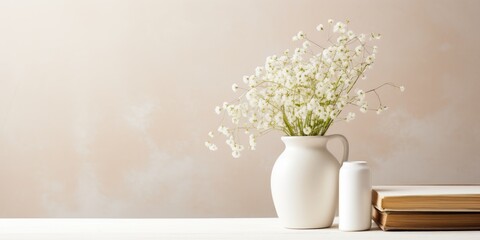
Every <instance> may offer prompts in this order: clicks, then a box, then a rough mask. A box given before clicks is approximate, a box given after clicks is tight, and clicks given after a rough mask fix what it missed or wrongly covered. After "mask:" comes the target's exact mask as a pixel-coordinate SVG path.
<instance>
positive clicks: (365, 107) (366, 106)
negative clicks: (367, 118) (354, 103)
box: [360, 103, 368, 113]
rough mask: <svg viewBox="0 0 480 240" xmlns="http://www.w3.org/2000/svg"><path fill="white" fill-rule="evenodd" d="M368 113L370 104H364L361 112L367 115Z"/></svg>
mask: <svg viewBox="0 0 480 240" xmlns="http://www.w3.org/2000/svg"><path fill="white" fill-rule="evenodd" d="M367 111H368V104H367V103H364V104H363V105H362V106H361V107H360V112H362V113H366V112H367Z"/></svg>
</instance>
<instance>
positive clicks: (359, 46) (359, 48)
mask: <svg viewBox="0 0 480 240" xmlns="http://www.w3.org/2000/svg"><path fill="white" fill-rule="evenodd" d="M362 52H363V46H362V45H358V46H357V47H355V53H356V54H357V55H360V54H361V53H362Z"/></svg>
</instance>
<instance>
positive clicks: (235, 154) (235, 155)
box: [232, 151, 240, 158]
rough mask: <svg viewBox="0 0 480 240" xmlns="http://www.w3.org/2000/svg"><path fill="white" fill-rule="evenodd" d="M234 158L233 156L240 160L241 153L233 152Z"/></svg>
mask: <svg viewBox="0 0 480 240" xmlns="http://www.w3.org/2000/svg"><path fill="white" fill-rule="evenodd" d="M232 156H233V157H234V158H239V157H240V152H239V151H233V152H232Z"/></svg>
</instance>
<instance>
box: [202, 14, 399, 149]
mask: <svg viewBox="0 0 480 240" xmlns="http://www.w3.org/2000/svg"><path fill="white" fill-rule="evenodd" d="M327 28H328V29H331V31H326V29H327ZM316 30H317V31H318V32H327V34H328V41H327V43H326V44H328V45H329V46H326V45H321V44H319V43H316V42H314V41H312V39H310V38H308V37H307V35H306V34H305V33H304V32H302V31H300V32H298V34H296V35H295V36H293V41H302V46H301V47H299V48H296V49H295V50H294V51H293V53H291V52H290V51H289V50H286V51H285V52H284V53H283V54H281V55H272V56H269V57H267V59H266V62H265V66H263V67H257V68H256V69H255V74H253V75H250V76H244V77H243V83H244V86H243V87H240V86H239V85H238V84H233V85H232V90H233V92H235V93H238V94H239V96H238V98H237V99H236V100H235V101H234V102H224V103H223V104H222V105H220V106H217V107H216V108H215V112H216V113H217V114H219V115H221V114H223V115H224V117H229V118H230V119H231V123H232V125H233V126H230V127H229V126H227V125H226V124H222V125H220V126H219V127H218V129H217V132H218V133H220V134H221V135H224V136H225V137H226V139H227V140H226V143H227V145H228V146H230V148H231V150H232V155H233V157H235V158H238V157H240V153H241V151H243V150H244V149H245V147H244V145H242V144H240V139H239V134H240V133H242V132H243V133H245V134H246V135H248V139H249V148H250V149H251V150H255V147H256V139H257V138H258V137H259V136H261V135H264V134H266V133H268V132H269V131H271V130H278V131H282V132H284V133H285V134H286V135H288V136H317V135H321V136H323V135H324V134H325V133H326V132H327V130H328V128H329V127H330V126H331V125H332V124H333V123H334V122H336V121H346V122H350V121H352V120H353V119H355V116H356V115H355V112H353V111H349V112H348V113H345V112H344V111H343V110H344V109H345V107H346V106H348V105H352V106H354V107H355V108H354V109H358V110H359V111H360V112H362V113H365V112H367V111H369V110H373V111H376V112H377V114H380V113H381V112H382V111H385V110H387V106H385V105H383V104H382V102H381V100H380V95H379V93H378V92H377V90H378V89H379V88H381V87H383V86H392V87H396V88H398V89H400V91H404V89H405V88H404V87H403V86H396V85H394V84H392V83H384V84H382V85H380V86H379V87H377V88H374V89H370V90H362V89H358V88H355V89H354V87H356V85H357V83H358V81H359V80H365V79H366V76H365V72H366V71H367V70H368V69H371V68H372V66H373V63H374V61H375V56H376V53H377V46H375V45H371V44H369V43H371V42H374V41H376V40H379V39H380V34H369V35H368V36H367V35H366V34H356V33H355V32H353V31H352V30H350V29H349V28H348V21H346V23H343V22H336V23H334V22H333V20H328V25H327V26H326V27H324V26H323V25H322V24H320V25H318V26H317V28H316ZM369 93H373V94H375V96H376V100H377V102H378V103H377V104H376V105H377V106H375V107H374V108H372V107H370V106H369V104H368V103H367V100H366V95H367V94H369ZM208 135H209V136H210V137H211V138H214V136H215V134H214V132H209V133H208ZM205 146H206V147H208V148H209V149H210V150H212V151H215V150H217V146H216V145H215V144H214V143H213V142H211V141H207V142H205Z"/></svg>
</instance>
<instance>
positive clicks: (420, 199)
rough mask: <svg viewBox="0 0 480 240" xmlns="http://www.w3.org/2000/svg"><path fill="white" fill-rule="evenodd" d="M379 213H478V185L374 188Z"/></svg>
mask: <svg viewBox="0 0 480 240" xmlns="http://www.w3.org/2000/svg"><path fill="white" fill-rule="evenodd" d="M372 204H373V206H375V207H376V208H377V209H379V210H380V211H425V212H480V185H433V186H426V185H418V186H375V187H373V190H372Z"/></svg>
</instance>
